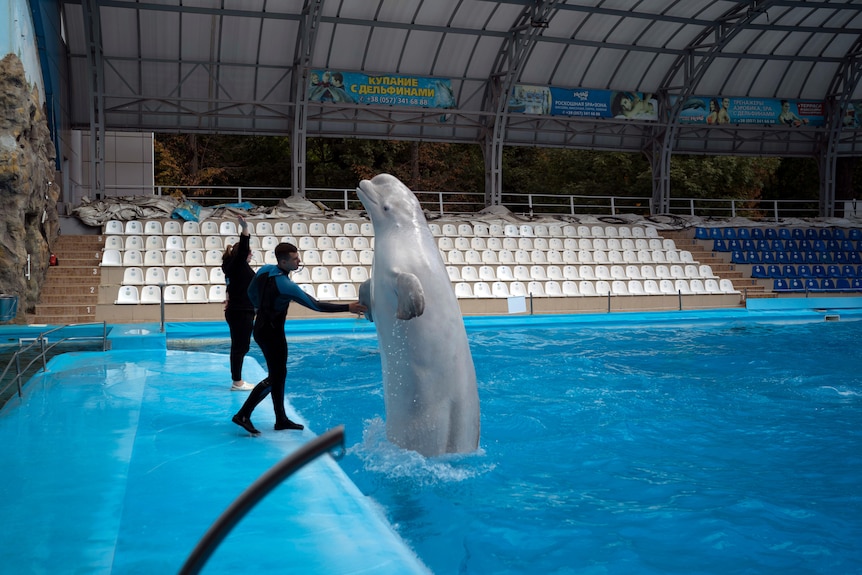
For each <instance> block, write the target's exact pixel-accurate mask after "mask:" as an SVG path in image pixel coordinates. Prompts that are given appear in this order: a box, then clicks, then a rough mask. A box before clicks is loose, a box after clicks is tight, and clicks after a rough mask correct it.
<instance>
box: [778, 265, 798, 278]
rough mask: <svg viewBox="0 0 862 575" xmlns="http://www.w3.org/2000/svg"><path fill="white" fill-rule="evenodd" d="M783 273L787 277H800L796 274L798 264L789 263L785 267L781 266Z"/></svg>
mask: <svg viewBox="0 0 862 575" xmlns="http://www.w3.org/2000/svg"><path fill="white" fill-rule="evenodd" d="M781 275H783V276H784V277H786V278H795V277H799V276H798V275H796V266H794V265H789V264H788V265H785V266H784V267H783V268H781Z"/></svg>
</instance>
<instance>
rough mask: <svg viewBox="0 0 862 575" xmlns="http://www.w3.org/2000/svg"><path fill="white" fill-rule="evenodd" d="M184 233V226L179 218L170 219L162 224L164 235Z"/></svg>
mask: <svg viewBox="0 0 862 575" xmlns="http://www.w3.org/2000/svg"><path fill="white" fill-rule="evenodd" d="M181 233H183V226H182V224H181V223H180V222H178V221H177V220H169V221H167V222H165V223H164V224H162V235H165V236H173V235H179V234H181Z"/></svg>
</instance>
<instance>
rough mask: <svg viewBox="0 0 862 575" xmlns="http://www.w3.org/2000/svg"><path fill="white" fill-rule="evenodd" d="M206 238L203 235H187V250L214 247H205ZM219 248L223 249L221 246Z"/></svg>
mask: <svg viewBox="0 0 862 575" xmlns="http://www.w3.org/2000/svg"><path fill="white" fill-rule="evenodd" d="M204 245H205V244H204V239H203V238H202V237H201V236H186V250H203V249H214V248H204ZM218 249H222V248H221V247H219V248H218Z"/></svg>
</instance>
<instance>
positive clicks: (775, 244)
mask: <svg viewBox="0 0 862 575" xmlns="http://www.w3.org/2000/svg"><path fill="white" fill-rule="evenodd" d="M766 241H767V242H769V249H771V250H772V251H774V252H783V251H784V250H785V247H784V242H783V241H781V240H774V239H773V240H766Z"/></svg>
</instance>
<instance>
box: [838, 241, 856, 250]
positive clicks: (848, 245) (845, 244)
mask: <svg viewBox="0 0 862 575" xmlns="http://www.w3.org/2000/svg"><path fill="white" fill-rule="evenodd" d="M840 245H841V247H840V248H839V251H842V252H855V251H856V245H855V244H854V243H853V242H852V241H851V240H841V244H840Z"/></svg>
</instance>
